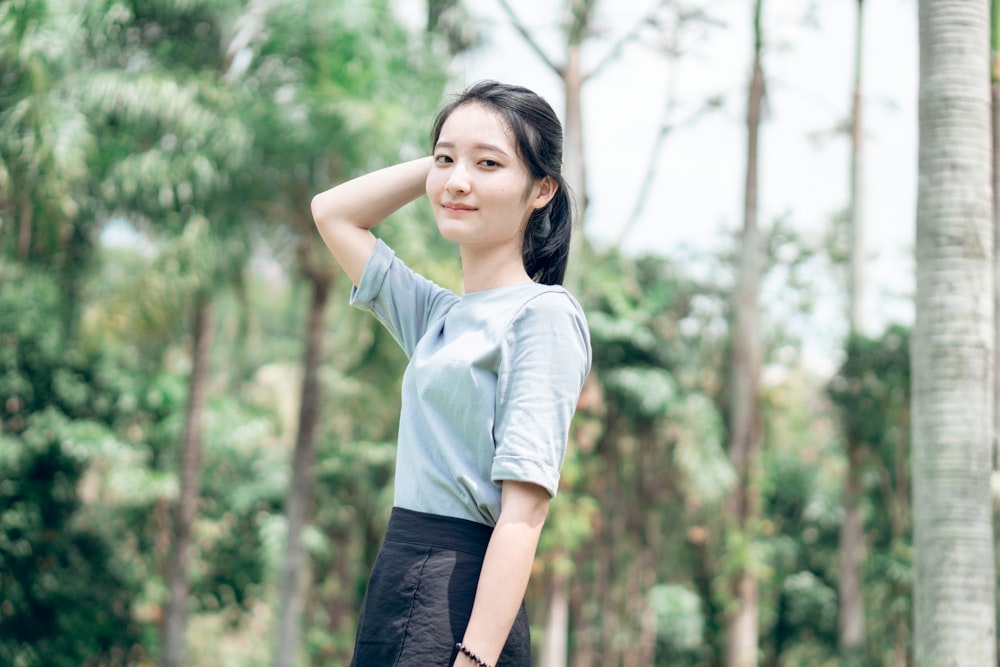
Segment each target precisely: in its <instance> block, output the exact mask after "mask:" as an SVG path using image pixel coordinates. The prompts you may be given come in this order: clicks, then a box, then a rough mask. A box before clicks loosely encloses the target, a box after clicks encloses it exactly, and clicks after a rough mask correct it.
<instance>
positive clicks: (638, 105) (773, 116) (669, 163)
mask: <svg viewBox="0 0 1000 667" xmlns="http://www.w3.org/2000/svg"><path fill="white" fill-rule="evenodd" d="M561 2H562V0H511V4H512V5H513V6H514V8H515V10H516V11H517V12H518V14H519V16H520V17H521V18H522V20H523V21H524V22H525V23H526V24H527V25H528V26H529V27H530V28H531V29H532V30H534V31H535V32H536V34H537V35H538V36H539V39H540V41H542V42H543V43H544V44H545V45H546V46H548V53H549V54H550V58H552V59H553V60H555V61H556V62H561V60H562V54H561V52H560V50H559V43H558V32H557V23H556V18H557V17H558V7H559V5H560V4H561ZM654 2H655V0H615V2H613V3H612V2H610V1H608V0H605V1H604V2H603V3H601V7H602V13H601V18H600V19H599V25H601V26H607V36H606V37H605V38H604V39H603V40H602V41H600V42H597V43H596V44H595V45H594V46H593V47H592V48H591V49H590V50H589V51H587V52H586V53H585V54H584V59H585V62H589V63H591V64H594V63H596V62H597V61H598V60H600V59H602V58H603V55H604V54H605V53H606V52H607V50H608V46H609V44H611V43H612V42H613V41H615V40H616V39H617V37H619V36H620V35H621V34H623V33H624V32H626V31H627V30H628V29H630V28H631V27H632V25H634V23H635V21H636V19H637V18H638V17H640V16H642V15H643V14H644V13H645V12H647V11H648V9H649V8H650V7H651V6H652V5H653V4H654ZM468 4H469V5H470V6H472V7H474V10H473V11H474V12H475V15H476V16H477V17H479V18H480V19H481V25H482V26H484V27H483V29H482V30H483V33H484V36H485V38H486V40H487V44H486V45H485V46H484V47H483V48H481V49H480V50H478V51H477V52H475V53H473V54H472V55H469V56H465V57H464V58H463V60H462V62H460V63H459V64H458V65H457V69H456V75H457V78H458V79H462V78H464V79H465V81H466V82H471V81H474V80H477V79H482V78H492V79H497V80H501V81H506V82H511V83H520V84H522V85H526V86H528V87H530V88H532V89H534V90H536V91H537V92H539V93H540V94H542V95H543V96H545V97H546V98H547V99H549V101H550V102H551V103H552V104H553V106H554V107H556V109H557V111H559V112H560V114H561V113H562V107H563V100H562V93H561V88H560V82H559V81H558V80H557V79H556V77H555V76H554V75H553V74H552V73H551V72H550V71H549V70H548V69H546V68H545V67H544V66H543V65H542V64H541V63H540V61H539V60H538V59H537V57H536V56H535V55H534V54H533V53H532V52H531V51H530V50H529V49H528V48H527V47H526V46H525V44H524V42H523V40H522V39H521V38H520V37H519V36H518V35H517V34H516V33H515V32H514V31H513V29H512V28H511V27H510V25H509V22H508V21H507V19H506V17H505V16H504V14H503V12H502V10H501V9H500V5H499V2H497V0H479V1H477V2H476V3H475V4H473V3H468ZM698 4H699V5H701V6H709V7H711V8H712V9H711V12H712V16H713V17H714V18H716V19H717V20H718V21H720V22H722V23H723V24H724V25H723V26H721V27H715V28H710V29H696V30H695V31H693V32H691V33H689V36H688V37H687V39H686V42H687V46H686V53H685V55H684V56H683V57H682V58H681V59H680V60H679V61H678V62H677V64H675V65H673V66H672V67H673V69H672V71H671V67H670V66H668V63H667V61H666V59H665V58H664V57H663V56H660V55H658V54H656V53H655V52H654V51H653V50H652V49H651V48H646V47H642V46H633V47H631V48H629V49H628V50H626V51H625V52H624V54H623V56H622V57H621V58H620V59H619V60H618V61H616V62H615V64H613V65H611V66H609V67H607V68H606V69H605V70H603V71H602V73H601V74H600V75H599V76H598V77H597V78H595V79H592V80H591V81H590V82H589V83H588V84H587V86H586V88H585V91H584V131H585V135H586V138H585V141H586V151H587V168H588V170H589V172H588V183H589V188H590V194H591V207H590V210H589V214H588V221H587V229H588V233H589V235H590V237H591V238H592V239H594V240H595V241H596V242H598V243H609V242H612V241H613V240H614V239H616V238H617V237H618V235H619V234H620V233H621V232H622V230H623V229H624V227H625V225H626V222H627V218H628V216H629V214H630V213H631V211H632V210H633V207H634V205H635V202H636V198H637V195H638V191H639V187H640V183H641V181H642V178H643V175H644V173H645V171H646V165H647V163H648V160H649V155H650V151H651V146H652V143H653V139H654V136H655V134H656V130H657V127H658V125H659V123H660V121H661V119H662V117H663V109H664V102H665V100H666V99H667V96H666V90H667V86H668V84H667V81H668V79H669V78H670V77H673V84H672V85H673V88H674V91H675V98H676V107H675V110H674V112H673V116H672V117H673V119H674V120H675V121H680V120H683V119H685V118H688V117H689V116H690V115H691V114H692V112H693V111H694V110H695V109H697V108H699V107H700V106H701V105H702V104H703V102H704V100H705V99H706V98H708V97H710V96H713V95H723V96H724V100H725V102H724V105H723V107H722V108H721V109H719V110H717V111H715V112H713V113H711V114H709V115H705V116H702V117H701V119H700V120H699V121H697V123H695V124H692V125H688V126H686V127H682V128H680V129H677V130H675V131H674V132H673V133H672V134H671V135H670V137H669V138H668V140H667V143H666V144H665V146H664V150H663V153H662V156H661V159H660V161H659V163H658V166H657V172H656V173H657V180H656V185H655V187H654V189H653V193H652V196H651V197H650V199H649V201H648V203H647V206H646V208H645V213H644V214H643V215H642V216H641V218H640V219H639V220H637V221H636V222H635V224H634V226H633V228H632V229H633V231H632V233H631V234H630V235H629V237H628V238H627V239H626V241H625V243H624V248H625V249H626V250H628V251H642V252H645V251H649V252H656V253H663V254H674V253H675V252H676V251H677V250H679V249H680V248H681V247H682V246H683V245H689V246H693V247H694V248H709V247H714V246H717V245H718V244H719V243H721V242H723V241H724V235H723V234H722V230H735V229H737V228H738V227H739V225H740V224H742V214H741V208H742V198H743V178H744V169H745V166H744V165H745V129H744V127H745V126H744V120H743V117H744V114H745V104H746V103H745V98H746V92H745V91H746V87H747V81H748V76H749V69H750V58H751V17H750V12H751V9H752V4H753V3H752V2H749V1H748V0H713V1H712V2H701V3H698ZM810 5H811V7H810ZM855 8H856V2H854V1H853V0H836V1H831V0H823V1H822V2H818V1H817V2H812V3H810V2H803V1H802V0H766V2H765V3H764V31H765V40H766V44H767V47H766V48H767V52H766V55H765V60H764V69H765V75H766V77H767V80H768V89H769V94H768V105H767V109H768V114H767V117H766V122H765V125H764V128H763V133H762V136H761V171H760V184H761V198H760V221H761V223H762V224H770V222H771V221H772V220H774V219H775V218H777V217H781V216H787V219H788V221H789V223H790V224H791V225H793V226H794V227H795V228H796V229H798V230H800V231H802V232H804V233H808V234H812V235H814V236H815V237H820V236H822V234H823V233H824V231H825V230H826V229H827V227H828V225H829V224H830V219H831V218H832V217H833V216H834V215H835V214H836V213H838V212H839V211H841V210H842V209H843V208H844V207H845V205H846V201H847V191H848V190H847V188H848V142H847V137H846V135H845V134H834V130H835V129H836V128H838V127H842V126H843V125H844V123H845V122H846V119H847V117H848V113H849V104H850V90H851V73H852V67H853V42H854V36H853V35H854V21H855ZM864 50H865V63H864V74H863V77H864V83H863V86H864V94H865V96H866V99H867V104H866V108H865V116H866V117H865V146H864V156H863V160H864V166H863V177H864V194H863V211H864V218H865V221H866V226H867V231H866V236H867V245H868V249H869V258H870V262H869V267H868V272H869V287H868V294H867V298H866V304H865V312H866V313H867V320H868V327H867V328H868V330H869V333H872V334H877V333H880V332H881V330H882V329H883V328H884V326H885V325H886V324H887V323H889V322H911V321H912V303H911V302H910V300H909V295H911V294H912V291H913V268H912V267H913V262H912V258H911V249H912V245H913V229H914V215H915V213H914V207H915V201H916V185H915V184H916V142H917V111H916V107H917V105H916V99H917V66H918V60H917V20H916V4H915V2H914V0H875V1H874V2H871V1H870V2H866V3H865V40H864ZM830 316H833V317H836V314H834V313H833V312H831V313H830ZM838 328H839V327H838ZM841 333H842V332H841Z"/></svg>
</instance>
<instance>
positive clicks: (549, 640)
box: [540, 573, 569, 667]
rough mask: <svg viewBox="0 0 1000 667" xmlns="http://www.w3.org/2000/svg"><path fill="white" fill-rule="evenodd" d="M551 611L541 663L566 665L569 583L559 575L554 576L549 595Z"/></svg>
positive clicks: (543, 642)
mask: <svg viewBox="0 0 1000 667" xmlns="http://www.w3.org/2000/svg"><path fill="white" fill-rule="evenodd" d="M548 602H549V610H548V616H547V617H546V619H545V638H544V640H543V641H542V657H541V661H540V663H541V664H542V665H545V666H546V667H548V665H566V664H568V662H567V655H566V652H567V651H566V649H567V647H568V646H569V582H568V581H567V580H566V577H564V576H562V575H561V574H559V573H554V574H553V576H552V589H551V591H550V594H549V600H548Z"/></svg>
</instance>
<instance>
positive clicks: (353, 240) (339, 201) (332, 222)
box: [312, 157, 433, 285]
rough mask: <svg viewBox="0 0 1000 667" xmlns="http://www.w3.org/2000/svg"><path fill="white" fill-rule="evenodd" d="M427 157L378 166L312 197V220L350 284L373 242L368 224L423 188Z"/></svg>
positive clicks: (368, 255)
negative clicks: (381, 167)
mask: <svg viewBox="0 0 1000 667" xmlns="http://www.w3.org/2000/svg"><path fill="white" fill-rule="evenodd" d="M432 159H433V158H431V157H423V158H419V159H417V160H411V161H410V162H402V163H400V164H396V165H393V166H391V167H386V168H384V169H379V170H378V171H373V172H371V173H368V174H364V175H362V176H358V177H357V178H354V179H351V180H350V181H347V182H345V183H341V184H340V185H337V186H335V187H333V188H330V189H329V190H327V191H325V192H321V193H319V194H318V195H316V196H315V197H313V200H312V214H313V220H315V221H316V227H317V228H318V229H319V233H320V236H322V237H323V241H324V242H325V243H326V247H327V248H329V249H330V252H331V253H333V256H334V258H335V259H336V260H337V263H338V264H340V266H341V268H342V269H344V272H345V273H346V274H347V277H348V278H350V279H351V282H353V283H354V284H355V285H357V284H358V281H360V280H361V273H362V272H363V271H364V269H365V264H367V263H368V258H369V257H370V256H371V254H372V250H373V249H374V248H375V237H374V236H373V235H372V233H371V231H369V230H370V229H371V228H372V227H374V226H375V225H377V224H378V223H380V222H382V221H383V220H385V219H386V218H387V217H389V216H390V215H391V214H392V213H394V212H395V211H397V210H399V209H400V208H402V207H403V206H405V205H406V204H408V203H410V202H411V201H413V200H415V199H417V198H418V197H420V195H422V194H424V188H425V183H426V180H427V172H428V171H429V170H430V168H431V164H432Z"/></svg>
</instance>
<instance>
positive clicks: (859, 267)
mask: <svg viewBox="0 0 1000 667" xmlns="http://www.w3.org/2000/svg"><path fill="white" fill-rule="evenodd" d="M864 6H865V3H864V0H857V5H856V10H855V12H856V15H855V16H856V18H855V27H854V77H853V87H854V89H853V91H852V95H851V117H850V145H851V158H850V192H849V195H848V197H849V199H848V220H847V236H848V243H847V249H848V270H847V304H848V305H847V311H848V323H849V325H848V328H849V331H848V337H849V338H850V337H851V336H855V335H858V334H861V333H862V332H863V330H864V323H863V321H862V311H863V307H864V298H863V295H864V275H865V271H864V266H865V259H866V257H865V243H864V218H863V216H862V179H861V162H862V160H861V148H862V137H863V136H864V125H863V123H862V109H863V106H862V96H861V75H862V62H863V61H862V45H863V43H864V39H863V38H864V30H863V28H864ZM846 444H847V473H846V479H845V480H844V521H843V523H842V524H841V530H840V580H839V589H838V593H839V596H840V607H839V628H840V651H841V656H842V657H843V658H845V659H849V658H851V657H852V656H856V655H858V654H860V653H861V652H863V650H864V645H865V598H864V592H863V591H862V587H861V567H862V565H863V564H864V560H865V542H864V514H863V512H862V508H861V497H862V491H863V489H862V482H863V480H862V477H863V474H864V463H863V458H864V454H865V445H864V443H863V442H859V441H857V440H856V439H853V438H848V439H847V441H846Z"/></svg>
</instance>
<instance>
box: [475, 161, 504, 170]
mask: <svg viewBox="0 0 1000 667" xmlns="http://www.w3.org/2000/svg"><path fill="white" fill-rule="evenodd" d="M479 164H481V165H483V166H484V167H490V168H492V167H499V166H500V163H499V162H497V161H496V160H480V161H479Z"/></svg>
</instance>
